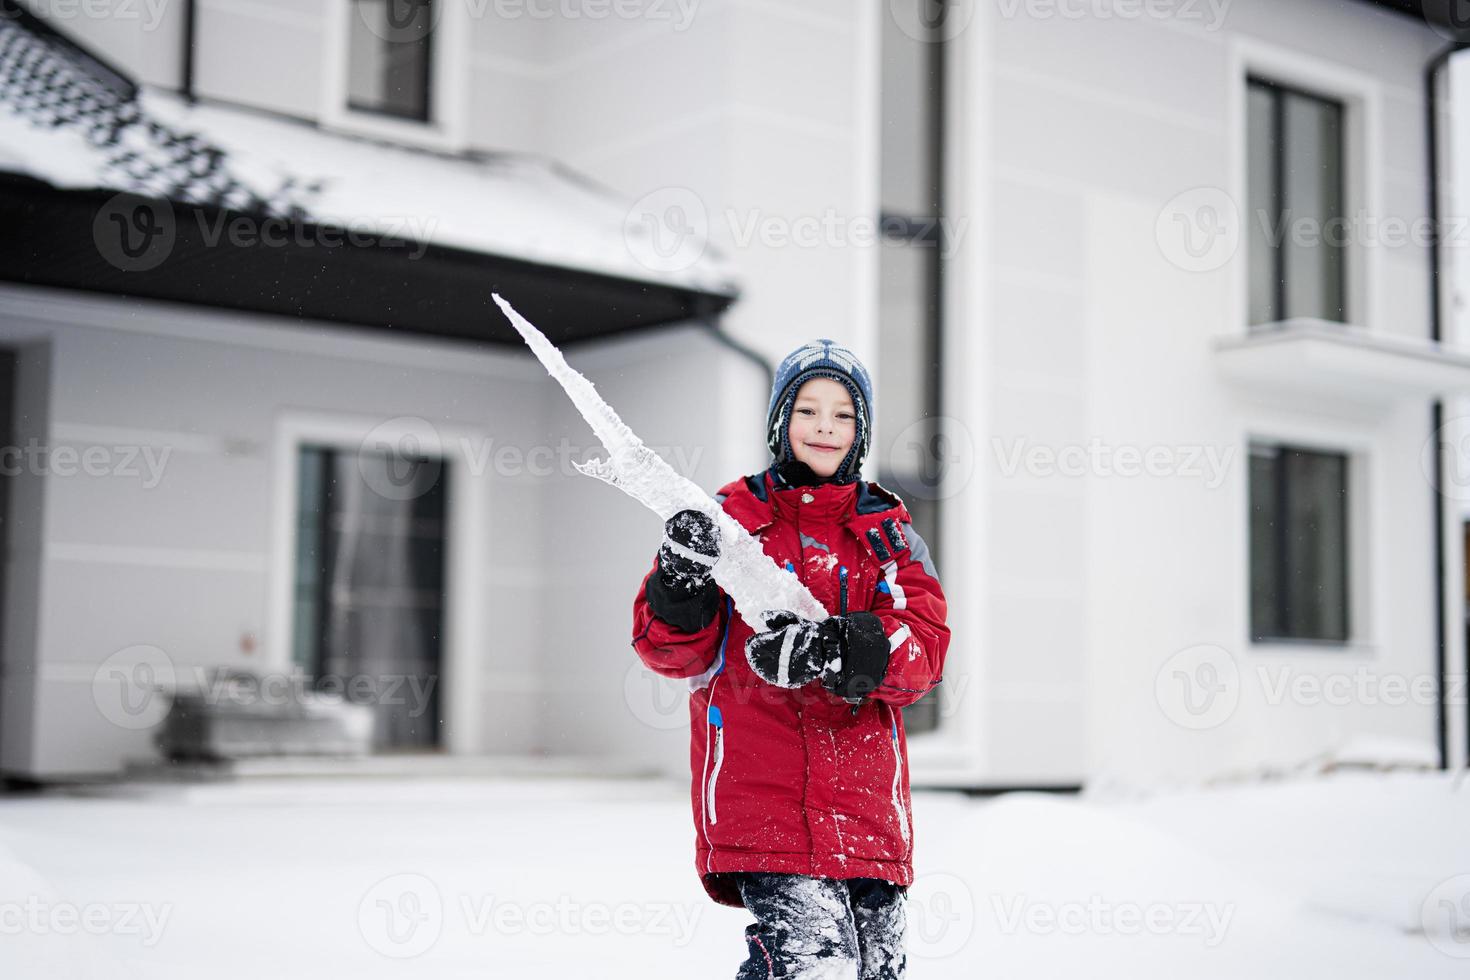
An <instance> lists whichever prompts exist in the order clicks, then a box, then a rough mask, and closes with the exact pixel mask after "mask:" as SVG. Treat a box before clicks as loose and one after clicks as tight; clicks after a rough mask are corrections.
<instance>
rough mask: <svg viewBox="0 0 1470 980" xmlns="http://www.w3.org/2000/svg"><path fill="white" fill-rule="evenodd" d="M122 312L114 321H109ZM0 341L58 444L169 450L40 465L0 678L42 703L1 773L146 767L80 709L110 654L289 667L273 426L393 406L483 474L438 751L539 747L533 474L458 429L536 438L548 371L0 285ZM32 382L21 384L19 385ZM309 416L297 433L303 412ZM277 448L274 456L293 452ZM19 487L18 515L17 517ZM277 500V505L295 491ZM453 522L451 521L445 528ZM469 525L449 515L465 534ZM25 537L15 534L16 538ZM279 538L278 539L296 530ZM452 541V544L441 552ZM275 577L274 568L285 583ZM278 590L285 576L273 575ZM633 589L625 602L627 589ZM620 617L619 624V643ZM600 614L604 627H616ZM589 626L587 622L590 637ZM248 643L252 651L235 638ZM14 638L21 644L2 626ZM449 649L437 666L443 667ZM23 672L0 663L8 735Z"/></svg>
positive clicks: (361, 417)
mask: <svg viewBox="0 0 1470 980" xmlns="http://www.w3.org/2000/svg"><path fill="white" fill-rule="evenodd" d="M118 321H124V322H131V324H132V325H130V326H124V327H122V328H118V327H114V326H110V325H108V324H109V323H114V322H118ZM0 343H5V344H7V345H11V344H17V343H26V344H35V343H45V344H47V345H49V351H48V356H49V362H50V376H49V379H47V380H48V381H49V395H48V406H47V407H48V420H47V427H48V431H49V435H50V438H51V441H52V443H53V445H57V446H65V445H72V446H78V447H85V446H87V445H103V446H114V445H134V446H143V447H149V448H152V449H154V450H155V451H161V450H163V449H168V451H169V452H170V455H169V456H168V457H167V460H166V465H165V467H164V469H163V472H162V478H161V480H159V481H158V482H157V485H156V486H153V487H151V488H145V487H144V486H143V481H142V480H140V479H135V478H127V477H118V476H109V477H100V478H94V477H87V476H83V475H75V476H57V475H52V474H47V475H45V476H44V478H43V479H41V480H39V481H38V482H40V483H41V484H42V485H43V495H44V517H45V525H44V531H42V532H41V533H40V535H39V541H38V542H36V544H37V545H38V546H39V549H40V550H39V554H40V580H39V582H38V583H36V585H37V586H38V588H39V600H38V606H37V614H36V619H37V628H36V630H35V640H34V647H33V648H32V649H24V648H22V649H14V648H12V649H10V650H8V651H7V655H8V657H9V658H10V660H9V663H8V664H7V667H8V668H9V667H10V666H11V665H18V664H20V663H23V662H24V661H26V660H28V659H33V660H34V662H35V663H36V664H37V665H38V670H37V671H36V672H35V681H36V685H37V688H38V695H37V698H36V704H35V707H34V712H35V713H34V718H33V723H32V724H31V726H30V731H29V733H28V736H29V737H28V738H27V737H19V738H18V737H15V735H16V733H15V732H13V731H11V730H9V728H7V730H6V732H5V739H4V741H3V743H0V746H3V748H0V751H3V752H4V753H5V756H4V760H3V766H4V767H5V768H7V769H10V770H12V771H18V772H27V773H33V774H38V775H62V774H68V773H82V772H100V771H109V770H112V769H115V768H116V767H117V766H118V765H119V764H120V763H121V762H122V761H123V760H124V759H126V758H130V757H141V758H146V757H148V756H150V755H151V754H152V753H151V748H150V746H149V744H148V740H147V733H146V732H131V731H126V730H120V729H118V728H115V727H113V726H111V725H110V724H108V723H107V721H106V720H105V719H103V718H102V717H101V716H100V714H99V712H98V711H97V710H96V709H95V706H94V705H93V701H92V693H91V685H92V680H93V676H94V674H95V673H96V671H97V668H98V666H99V665H100V664H102V662H103V661H104V660H105V659H106V658H107V657H109V656H111V655H113V654H114V653H116V652H117V651H120V650H124V649H126V648H128V647H130V646H133V645H136V644H148V645H152V646H156V647H159V648H161V649H162V650H164V651H165V652H166V653H167V654H168V656H169V657H170V658H172V660H173V661H174V664H175V665H176V667H177V668H178V670H179V671H180V672H183V673H185V674H192V670H193V668H194V667H195V666H196V665H233V666H238V667H245V668H253V669H256V670H263V671H271V670H282V669H285V667H286V665H288V664H289V662H290V651H289V650H288V649H285V648H284V646H283V645H282V644H280V643H279V639H280V636H281V632H280V630H279V629H278V627H279V626H280V621H279V619H278V614H279V604H278V603H274V600H273V598H272V596H273V589H275V588H276V587H277V586H278V585H279V584H280V583H281V581H282V579H281V576H282V575H283V574H285V575H287V576H288V577H289V568H290V561H289V557H287V558H286V560H284V561H282V560H280V556H279V555H278V554H277V547H276V543H275V542H276V541H277V536H276V532H277V531H278V530H279V529H280V527H281V526H282V523H281V522H285V525H286V526H287V527H289V525H290V524H291V523H292V522H293V521H294V504H292V505H291V506H287V507H282V506H281V505H280V495H278V494H277V492H276V491H277V489H278V488H277V487H276V483H277V481H278V469H279V463H278V460H279V458H280V456H281V453H280V446H279V435H278V434H279V433H280V432H281V431H282V430H283V428H284V427H285V426H286V423H287V422H290V423H292V424H293V425H296V426H297V427H298V428H299V427H300V426H301V425H305V426H306V427H307V429H308V430H309V429H311V428H312V426H313V425H314V424H316V425H318V426H319V425H320V423H314V422H313V421H312V420H320V419H332V420H339V421H340V420H343V419H346V420H348V421H349V422H353V423H355V424H357V425H359V426H366V427H368V428H371V427H372V426H374V425H377V424H379V423H382V422H387V421H388V420H391V419H393V418H395V417H397V416H415V417H420V418H423V419H428V420H431V421H432V422H433V424H434V425H435V426H437V427H439V428H440V429H441V430H442V431H444V432H445V433H455V436H454V437H453V438H452V439H451V438H450V437H446V440H445V441H446V443H447V445H446V447H445V448H446V451H447V452H449V453H450V454H451V455H450V457H449V458H450V460H451V463H450V465H451V467H454V466H456V465H459V466H463V467H472V466H474V467H478V468H479V471H480V473H481V477H480V479H479V481H478V484H477V491H476V492H477V493H478V494H479V495H480V497H479V499H478V500H477V501H474V502H471V501H456V500H451V502H450V507H451V508H452V513H453V512H454V511H458V512H461V513H462V512H464V511H465V509H466V507H467V506H469V505H470V504H471V503H474V504H475V505H477V506H479V507H481V508H482V512H483V513H484V514H486V515H488V516H487V517H486V519H485V520H484V521H483V522H482V523H480V524H479V525H474V526H478V527H480V528H482V533H483V535H484V540H482V541H479V542H470V543H469V544H470V545H471V546H472V547H473V548H474V550H475V551H477V553H478V554H479V556H480V557H481V559H482V564H480V565H479V566H478V567H477V568H475V569H474V570H472V574H473V576H474V577H473V579H472V580H471V581H467V582H462V583H461V587H462V588H464V589H466V590H467V591H466V595H467V596H472V597H477V601H480V602H482V603H483V609H481V610H479V611H478V612H479V615H478V618H476V617H470V620H469V621H471V622H478V623H479V626H478V627H477V635H461V636H460V638H459V640H458V641H457V642H458V643H459V644H460V648H459V650H458V651H457V655H458V656H459V657H460V658H461V659H460V661H459V662H460V664H461V666H465V665H467V666H468V668H469V669H470V670H471V671H472V672H473V673H475V674H478V676H471V677H469V678H468V683H469V684H470V685H471V690H470V692H469V694H468V697H466V696H465V690H464V687H463V685H464V683H465V682H466V678H465V677H464V676H463V675H461V676H460V677H456V678H454V680H455V681H456V682H457V683H459V684H460V687H459V688H458V689H457V693H455V694H452V695H451V697H453V698H455V699H456V703H458V704H460V705H461V706H467V710H461V711H459V712H458V714H457V716H456V718H455V719H454V721H455V723H456V726H457V727H458V729H459V730H457V731H456V730H453V729H452V730H450V731H448V732H446V739H447V740H448V742H449V743H450V744H451V746H453V747H455V748H457V749H458V750H459V751H463V752H471V753H521V752H533V751H535V750H536V749H537V748H538V747H539V741H540V739H541V737H542V735H541V731H540V727H539V725H540V704H539V701H538V693H539V687H540V684H541V676H540V674H539V670H540V661H539V660H538V659H537V658H536V657H535V656H533V655H531V654H530V651H539V650H541V649H543V648H544V643H543V640H542V638H541V636H540V632H539V631H540V628H541V625H542V624H541V618H540V615H539V613H540V605H539V598H540V596H541V595H542V584H543V583H542V569H541V564H540V556H541V555H542V554H543V553H544V552H546V551H547V550H548V544H547V541H546V540H545V539H544V537H543V533H542V528H543V526H544V524H543V521H542V520H541V512H542V511H541V508H542V507H543V505H544V501H545V499H546V496H545V488H544V486H543V485H542V483H541V481H540V480H538V479H535V478H529V477H527V476H526V474H525V472H524V470H518V469H516V468H515V465H514V464H511V465H509V466H507V465H505V464H500V465H498V466H497V464H495V463H494V462H490V461H488V457H485V456H484V455H480V456H478V460H479V461H478V462H474V461H472V460H471V459H470V458H469V457H464V458H459V459H456V458H455V456H454V455H453V454H454V453H455V452H458V451H460V450H459V445H460V444H459V442H458V433H461V432H464V433H468V434H469V439H470V441H471V443H472V445H473V453H479V452H480V451H481V450H483V449H488V448H492V447H493V448H500V447H501V446H503V445H512V446H515V447H520V448H521V449H522V451H524V450H525V449H528V448H529V447H531V446H533V445H537V444H540V443H542V442H543V441H544V440H543V438H542V426H541V424H540V420H541V417H542V414H543V410H544V406H545V404H546V397H547V394H548V393H547V392H546V391H545V382H544V375H541V374H540V373H539V368H538V367H536V366H535V365H534V362H533V361H532V360H531V359H530V358H528V357H525V356H519V355H511V354H500V353H493V354H492V353H477V352H472V351H469V350H467V349H466V348H464V347H463V346H462V345H454V344H449V343H446V342H443V341H428V340H425V341H389V340H385V339H381V337H380V335H374V334H365V333H359V332H355V331H347V332H341V331H340V328H336V327H330V326H314V327H297V326H292V325H287V324H284V323H280V322H278V321H270V322H266V318H255V317H240V316H233V315H230V314H224V313H211V312H204V311H187V312H185V311H181V310H180V309H179V308H177V307H171V308H170V307H165V306H162V305H155V304H143V303H134V302H126V303H124V302H123V301H112V300H107V299H96V298H82V297H76V296H71V297H68V296H65V295H64V294H60V293H56V292H54V291H34V290H24V291H23V290H15V289H7V290H5V291H4V294H3V295H0ZM37 383H38V379H37V378H35V377H34V376H33V375H30V374H28V375H27V376H26V377H23V378H22V393H23V394H24V393H25V392H26V391H28V390H30V388H31V387H32V386H33V385H35V384H37ZM303 420H304V421H303ZM288 455H289V453H288ZM25 487H26V481H25V480H24V479H22V481H21V482H20V484H19V487H18V491H17V493H16V495H15V498H14V501H13V506H16V507H22V508H27V507H28V501H29V499H30V498H31V496H32V495H31V494H30V493H29V491H28V490H26V489H25ZM285 499H286V500H288V501H289V500H290V499H291V498H290V492H289V488H287V493H286V494H285ZM452 519H453V518H452ZM459 526H460V527H463V526H464V525H463V524H461V525H459ZM22 530H25V528H24V526H22ZM26 540H27V539H24V538H23V539H22V540H20V541H18V542H16V543H15V548H16V549H17V553H16V555H15V556H14V557H13V559H12V565H11V570H12V573H13V574H12V577H11V583H10V589H11V592H10V595H11V603H10V609H9V610H8V612H7V617H6V618H7V625H8V627H10V628H12V630H13V628H14V627H15V626H16V625H17V623H19V622H21V621H22V620H23V619H24V618H25V616H26V615H27V613H26V609H25V605H26V603H27V601H29V599H30V595H29V593H30V592H32V591H33V589H32V587H31V586H32V583H30V582H28V581H27V580H26V579H25V578H24V576H23V574H21V575H17V574H14V573H15V572H17V571H18V570H19V571H22V572H23V570H24V566H23V565H17V564H16V562H17V561H19V562H22V563H23V562H24V561H25V559H26V556H27V549H28V548H30V547H32V545H28V544H27V543H26ZM284 540H289V536H288V537H287V538H285V539H284ZM452 544H453V546H455V547H464V546H466V543H465V542H463V541H454V542H452ZM283 570H284V571H283ZM287 586H288V588H289V582H287ZM625 591H626V590H625ZM623 619H626V617H622V618H621V619H619V621H618V622H617V623H616V625H617V627H618V628H619V630H620V631H622V632H625V631H626V625H627V624H626V622H623ZM611 626H612V624H601V627H602V628H611ZM589 628H590V627H589ZM244 634H250V635H252V636H253V637H255V638H256V639H257V641H258V648H257V649H256V651H255V652H254V653H252V654H246V653H244V652H242V650H241V637H242V635H244ZM9 635H10V637H12V638H14V637H15V636H16V634H15V633H14V632H13V631H12V632H11V633H10V634H9ZM452 655H454V654H451V652H450V651H446V656H452ZM20 677H24V671H22V672H21V674H20V675H19V677H17V676H16V675H14V674H11V673H10V671H9V669H8V670H7V680H8V681H9V682H10V683H11V686H10V687H8V688H7V698H8V699H7V703H6V704H5V706H4V711H3V714H4V716H5V717H6V719H7V725H10V724H11V723H12V722H14V720H15V719H17V718H22V717H24V716H25V711H24V710H23V709H21V710H20V713H19V714H17V713H16V711H17V708H16V704H15V700H14V699H15V698H20V699H22V700H24V694H23V691H22V689H21V687H20V686H19V685H20V684H21V681H20V679H19V678H20Z"/></svg>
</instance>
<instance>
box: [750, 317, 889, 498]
mask: <svg viewBox="0 0 1470 980" xmlns="http://www.w3.org/2000/svg"><path fill="white" fill-rule="evenodd" d="M812 378H831V379H832V380H833V381H836V382H839V383H840V384H842V385H843V387H845V388H846V389H847V391H848V394H849V395H850V396H851V397H852V404H853V408H855V409H856V410H857V434H856V436H855V437H854V438H853V440H852V448H851V449H849V450H848V451H847V455H846V456H844V457H843V458H842V462H841V463H840V464H839V465H838V467H837V472H836V473H834V474H833V475H832V482H833V483H851V482H853V481H855V480H856V479H857V478H858V475H859V471H860V470H861V469H862V467H863V460H864V459H866V458H867V455H868V443H869V438H870V435H869V434H870V432H871V430H872V427H873V426H872V420H873V416H872V411H873V408H872V406H873V383H872V381H870V380H869V379H868V370H867V368H865V367H863V363H862V361H859V360H858V359H857V355H856V354H854V353H853V352H852V351H850V350H848V349H847V348H846V347H843V346H842V345H841V344H839V343H837V342H836V341H834V340H827V339H825V338H824V339H821V340H813V341H811V342H810V343H807V344H804V345H802V346H801V347H799V348H797V349H796V350H794V351H792V352H791V353H790V354H787V355H786V357H785V359H783V360H782V361H781V366H780V367H778V368H777V369H776V379H775V382H774V383H773V384H772V385H771V402H770V405H769V406H767V408H766V445H767V446H768V447H769V448H770V450H771V455H773V456H774V457H775V458H776V462H778V463H784V462H786V461H787V460H790V459H795V458H796V457H795V453H794V452H793V451H792V449H791V440H790V438H789V436H788V432H787V430H788V429H789V428H790V425H791V409H792V406H793V405H794V404H795V403H796V393H797V392H798V391H800V390H801V386H802V385H803V384H805V383H806V382H807V381H809V380H810V379H812Z"/></svg>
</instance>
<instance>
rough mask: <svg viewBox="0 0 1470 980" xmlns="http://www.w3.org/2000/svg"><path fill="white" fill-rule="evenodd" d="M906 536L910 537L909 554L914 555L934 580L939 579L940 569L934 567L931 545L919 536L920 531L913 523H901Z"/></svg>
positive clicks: (915, 559)
mask: <svg viewBox="0 0 1470 980" xmlns="http://www.w3.org/2000/svg"><path fill="white" fill-rule="evenodd" d="M900 526H901V527H902V528H903V533H904V536H905V537H907V538H908V539H909V554H911V555H913V557H914V561H916V562H919V563H920V564H921V565H923V566H924V571H925V572H926V573H927V574H928V576H929V577H930V578H932V579H933V580H934V581H936V582H937V581H939V569H937V568H935V567H934V559H933V558H932V557H931V556H930V554H929V545H928V544H926V543H925V542H924V539H923V538H921V537H919V532H918V531H915V530H914V526H913V525H912V524H907V523H905V524H903V525H900Z"/></svg>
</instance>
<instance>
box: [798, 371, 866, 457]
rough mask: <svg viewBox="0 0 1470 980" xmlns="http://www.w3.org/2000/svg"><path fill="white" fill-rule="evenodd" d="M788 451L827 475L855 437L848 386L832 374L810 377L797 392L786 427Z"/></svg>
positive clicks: (855, 417)
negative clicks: (843, 384)
mask: <svg viewBox="0 0 1470 980" xmlns="http://www.w3.org/2000/svg"><path fill="white" fill-rule="evenodd" d="M786 434H787V437H788V438H789V439H790V440H791V451H792V452H793V453H794V454H795V455H796V458H797V459H799V460H801V461H802V462H803V463H805V464H806V465H808V466H810V467H811V468H812V472H813V473H816V474H817V475H818V476H820V477H829V476H831V475H832V474H834V473H836V472H837V467H838V466H839V465H841V463H842V460H843V459H844V458H846V456H847V451H848V450H849V449H851V448H852V441H853V439H855V438H857V413H856V411H855V410H854V409H853V405H852V398H851V397H850V396H849V395H848V394H847V389H846V388H845V387H843V386H842V385H841V384H839V383H838V382H836V381H833V380H832V379H831V378H812V379H811V380H809V381H807V382H806V383H805V384H803V385H802V386H801V387H800V388H799V389H797V392H796V404H794V405H793V406H792V407H791V424H790V426H789V427H788V428H787V430H786Z"/></svg>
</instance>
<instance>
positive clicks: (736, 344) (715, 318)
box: [694, 297, 776, 453]
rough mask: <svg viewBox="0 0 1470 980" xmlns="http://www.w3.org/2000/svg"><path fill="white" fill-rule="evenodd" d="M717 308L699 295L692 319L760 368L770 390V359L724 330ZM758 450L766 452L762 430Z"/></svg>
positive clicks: (772, 370)
mask: <svg viewBox="0 0 1470 980" xmlns="http://www.w3.org/2000/svg"><path fill="white" fill-rule="evenodd" d="M718 309H719V308H718V307H716V306H715V304H714V303H713V302H712V301H710V300H709V299H708V298H707V297H700V298H699V299H698V300H696V302H695V306H694V319H695V320H696V321H698V323H699V324H700V326H702V327H704V330H705V333H707V334H709V336H710V339H711V340H713V341H714V342H715V343H717V344H720V345H721V346H723V347H728V348H729V349H730V350H732V351H734V352H735V353H736V354H739V355H740V356H741V357H743V358H745V359H746V360H747V361H749V362H750V363H752V364H754V365H755V366H756V367H758V368H760V371H761V374H763V375H765V378H766V387H765V392H769V391H770V390H771V387H772V386H773V385H775V383H776V369H775V367H773V366H772V364H771V362H770V361H768V360H766V359H765V358H764V357H763V356H761V353H760V352H759V351H757V350H756V349H755V348H753V347H749V346H747V345H745V344H742V343H741V342H740V341H738V340H736V339H735V338H734V337H732V336H730V335H729V334H728V333H726V332H725V328H724V327H723V326H721V325H720V317H719V312H718ZM765 392H763V393H762V394H763V395H764V394H765ZM760 451H761V452H762V453H765V452H767V449H766V434H765V432H764V431H762V432H761V446H760Z"/></svg>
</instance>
